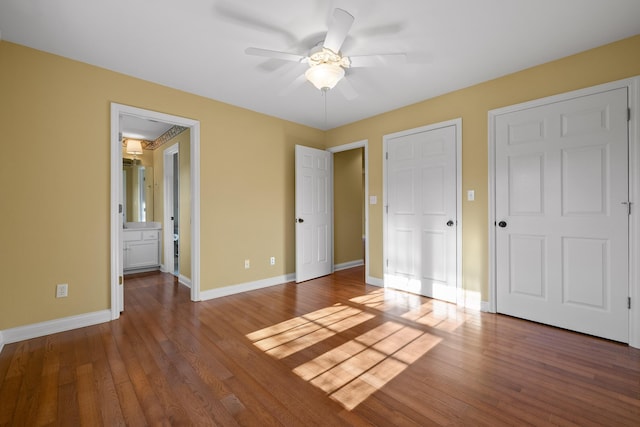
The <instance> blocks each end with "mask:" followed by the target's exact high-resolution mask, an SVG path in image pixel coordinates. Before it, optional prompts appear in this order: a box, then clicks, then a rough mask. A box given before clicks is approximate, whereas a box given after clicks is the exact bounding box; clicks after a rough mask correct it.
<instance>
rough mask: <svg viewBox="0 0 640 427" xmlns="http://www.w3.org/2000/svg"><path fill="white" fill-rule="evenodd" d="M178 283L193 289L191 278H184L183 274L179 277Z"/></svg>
mask: <svg viewBox="0 0 640 427" xmlns="http://www.w3.org/2000/svg"><path fill="white" fill-rule="evenodd" d="M178 283H180V284H182V285H184V286H186V287H187V288H189V289H191V278H189V277H187V276H183V275H182V274H180V275H178Z"/></svg>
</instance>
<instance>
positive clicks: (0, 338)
mask: <svg viewBox="0 0 640 427" xmlns="http://www.w3.org/2000/svg"><path fill="white" fill-rule="evenodd" d="M3 348H4V338H3V336H2V331H0V353H2V349H3Z"/></svg>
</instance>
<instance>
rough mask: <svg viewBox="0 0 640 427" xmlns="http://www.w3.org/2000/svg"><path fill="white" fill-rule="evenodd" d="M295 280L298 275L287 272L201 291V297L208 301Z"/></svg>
mask: <svg viewBox="0 0 640 427" xmlns="http://www.w3.org/2000/svg"><path fill="white" fill-rule="evenodd" d="M293 280H296V275H295V274H287V275H286V276H277V277H271V278H269V279H263V280H258V281H255V282H247V283H240V284H238V285H231V286H225V287H224V288H218V289H210V290H208V291H200V299H201V300H202V301H206V300H209V299H215V298H221V297H226V296H229V295H234V294H239V293H242V292H248V291H255V290H257V289H262V288H268V287H270V286H276V285H282V284H283V283H287V282H291V281H293Z"/></svg>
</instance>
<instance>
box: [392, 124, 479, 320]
mask: <svg viewBox="0 0 640 427" xmlns="http://www.w3.org/2000/svg"><path fill="white" fill-rule="evenodd" d="M447 126H455V128H456V218H457V221H458V223H457V226H456V304H458V305H461V306H468V307H470V308H480V302H479V301H476V300H477V299H478V298H476V297H473V294H472V293H467V294H468V295H465V292H464V289H463V288H462V225H463V224H462V118H457V119H452V120H447V121H444V122H440V123H434V124H430V125H427V126H421V127H418V128H414V129H407V130H403V131H400V132H395V133H391V134H388V135H384V136H383V137H382V185H383V188H382V194H383V202H382V203H383V205H382V236H383V237H382V240H383V243H382V256H383V258H382V259H383V263H385V265H384V266H383V271H384V273H386V270H387V267H386V262H384V260H386V259H388V258H389V254H388V251H389V248H387V242H388V241H389V238H388V234H387V233H388V230H387V217H388V212H387V209H386V207H387V206H388V205H389V201H388V194H389V189H388V187H387V185H388V176H387V157H386V155H385V153H387V152H388V145H389V142H390V140H391V139H394V138H398V137H403V136H406V135H410V134H414V133H418V132H426V131H430V130H434V129H439V128H443V127H447ZM382 285H383V286H385V287H386V283H384V279H383V280H382ZM467 296H469V298H467Z"/></svg>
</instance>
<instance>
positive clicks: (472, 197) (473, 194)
mask: <svg viewBox="0 0 640 427" xmlns="http://www.w3.org/2000/svg"><path fill="white" fill-rule="evenodd" d="M475 199H476V192H475V191H474V190H469V191H467V200H468V201H470V202H473V201H474V200H475Z"/></svg>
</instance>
